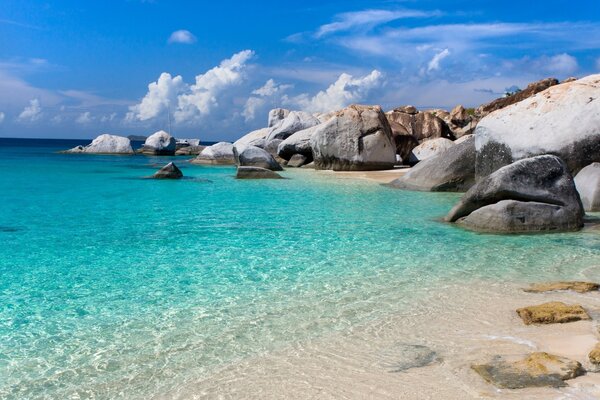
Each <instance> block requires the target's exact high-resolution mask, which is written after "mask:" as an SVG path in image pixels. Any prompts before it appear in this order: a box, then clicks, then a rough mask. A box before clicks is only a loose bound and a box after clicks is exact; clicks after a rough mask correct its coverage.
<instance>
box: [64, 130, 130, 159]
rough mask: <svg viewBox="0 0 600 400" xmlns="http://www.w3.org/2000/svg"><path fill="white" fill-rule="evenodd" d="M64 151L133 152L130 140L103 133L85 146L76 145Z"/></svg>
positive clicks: (88, 152)
mask: <svg viewBox="0 0 600 400" xmlns="http://www.w3.org/2000/svg"><path fill="white" fill-rule="evenodd" d="M64 153H86V154H133V148H132V147H131V141H130V140H129V139H128V138H126V137H123V136H116V135H109V134H103V135H100V136H98V137H97V138H96V139H94V140H93V141H92V143H90V144H88V145H87V146H77V147H74V148H72V149H70V150H65V151H64Z"/></svg>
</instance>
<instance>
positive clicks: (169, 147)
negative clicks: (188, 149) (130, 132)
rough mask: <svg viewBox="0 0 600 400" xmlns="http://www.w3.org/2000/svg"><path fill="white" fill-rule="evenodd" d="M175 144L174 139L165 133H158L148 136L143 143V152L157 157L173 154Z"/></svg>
mask: <svg viewBox="0 0 600 400" xmlns="http://www.w3.org/2000/svg"><path fill="white" fill-rule="evenodd" d="M176 148H177V142H176V140H175V138H174V137H173V136H171V135H169V134H168V133H167V132H165V131H158V132H155V133H153V134H152V135H150V136H149V137H148V138H147V139H146V141H145V142H144V147H143V150H142V151H143V152H144V153H153V154H158V155H163V154H164V155H168V154H175V150H176Z"/></svg>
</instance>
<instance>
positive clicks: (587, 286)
mask: <svg viewBox="0 0 600 400" xmlns="http://www.w3.org/2000/svg"><path fill="white" fill-rule="evenodd" d="M599 288H600V284H598V283H594V282H577V281H575V282H547V283H533V284H531V285H530V287H529V288H527V289H523V290H524V291H526V292H529V293H543V292H552V291H555V290H573V291H575V292H577V293H587V292H595V291H597V290H598V289H599Z"/></svg>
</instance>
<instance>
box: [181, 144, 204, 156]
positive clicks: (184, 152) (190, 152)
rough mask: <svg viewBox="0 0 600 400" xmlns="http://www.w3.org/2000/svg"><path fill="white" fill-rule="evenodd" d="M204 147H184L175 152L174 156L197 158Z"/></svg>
mask: <svg viewBox="0 0 600 400" xmlns="http://www.w3.org/2000/svg"><path fill="white" fill-rule="evenodd" d="M205 148H206V146H186V147H182V148H180V149H177V150H176V151H175V155H176V156H197V155H199V154H200V153H201V152H202V150H204V149H205Z"/></svg>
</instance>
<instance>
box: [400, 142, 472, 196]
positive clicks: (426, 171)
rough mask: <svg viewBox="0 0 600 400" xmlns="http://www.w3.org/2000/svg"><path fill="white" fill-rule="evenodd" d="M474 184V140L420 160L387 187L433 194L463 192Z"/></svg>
mask: <svg viewBox="0 0 600 400" xmlns="http://www.w3.org/2000/svg"><path fill="white" fill-rule="evenodd" d="M474 184H475V138H473V137H471V138H470V139H466V140H464V141H462V142H461V143H460V144H456V145H454V146H452V147H450V148H449V149H448V150H446V151H444V152H442V153H440V154H438V155H437V156H435V157H431V158H428V159H426V160H424V161H421V162H420V163H418V164H417V165H416V166H414V167H413V168H411V169H410V170H409V171H408V172H407V173H406V174H405V175H404V176H402V177H400V178H398V179H396V180H394V181H392V182H391V183H389V184H388V186H391V187H394V188H398V189H408V190H422V191H431V192H464V191H466V190H468V189H469V188H470V187H471V186H473V185H474Z"/></svg>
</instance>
